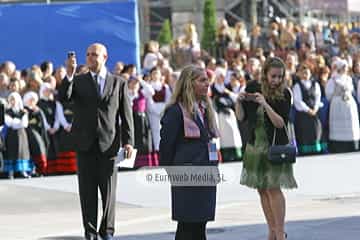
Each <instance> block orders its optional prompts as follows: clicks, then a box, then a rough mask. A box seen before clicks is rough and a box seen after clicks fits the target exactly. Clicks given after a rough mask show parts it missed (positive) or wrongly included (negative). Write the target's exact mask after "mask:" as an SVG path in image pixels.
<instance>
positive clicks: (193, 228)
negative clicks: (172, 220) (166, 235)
mask: <svg viewBox="0 0 360 240" xmlns="http://www.w3.org/2000/svg"><path fill="white" fill-rule="evenodd" d="M175 240H206V222H178V225H177V229H176V234H175Z"/></svg>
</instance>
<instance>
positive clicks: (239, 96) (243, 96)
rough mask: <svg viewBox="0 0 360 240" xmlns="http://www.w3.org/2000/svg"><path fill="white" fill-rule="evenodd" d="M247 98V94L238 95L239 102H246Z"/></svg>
mask: <svg viewBox="0 0 360 240" xmlns="http://www.w3.org/2000/svg"><path fill="white" fill-rule="evenodd" d="M245 96H246V92H241V93H239V94H238V97H237V99H238V100H239V101H244V100H245Z"/></svg>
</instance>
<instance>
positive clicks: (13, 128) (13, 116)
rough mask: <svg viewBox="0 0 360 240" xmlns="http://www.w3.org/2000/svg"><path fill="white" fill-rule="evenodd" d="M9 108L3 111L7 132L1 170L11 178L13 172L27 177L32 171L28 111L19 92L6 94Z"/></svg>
mask: <svg viewBox="0 0 360 240" xmlns="http://www.w3.org/2000/svg"><path fill="white" fill-rule="evenodd" d="M8 104H9V109H7V110H6V111H5V124H6V126H7V132H6V137H5V146H6V150H5V156H4V168H3V171H4V172H6V173H7V174H8V178H10V179H13V178H14V174H15V173H19V176H20V177H24V178H28V177H30V173H31V172H32V171H33V168H34V166H33V162H32V161H31V160H30V150H29V142H28V137H27V134H26V128H27V127H28V125H29V118H28V113H27V112H26V111H25V110H24V108H23V103H22V99H21V96H20V94H18V93H17V92H12V93H10V95H9V96H8Z"/></svg>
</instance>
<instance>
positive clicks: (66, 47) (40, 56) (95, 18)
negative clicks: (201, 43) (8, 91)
mask: <svg viewBox="0 0 360 240" xmlns="http://www.w3.org/2000/svg"><path fill="white" fill-rule="evenodd" d="M0 29H1V33H0V62H3V61H5V60H11V61H14V62H15V64H16V65H17V68H18V69H22V68H26V67H30V66H31V65H33V64H40V63H41V62H42V61H44V60H50V61H53V62H54V64H55V66H59V65H61V64H63V63H64V61H65V59H66V54H67V52H68V51H70V50H74V51H76V54H77V58H78V63H79V64H81V63H85V53H86V48H87V46H88V45H89V44H91V43H93V42H101V43H104V44H105V45H106V46H107V48H108V54H109V59H108V63H107V66H108V67H109V68H110V69H112V67H113V65H114V63H115V62H116V61H123V62H125V63H133V64H136V65H137V66H138V67H139V66H140V60H139V34H138V15H137V4H136V0H125V1H121V2H102V3H64V4H49V5H46V4H16V5H0Z"/></svg>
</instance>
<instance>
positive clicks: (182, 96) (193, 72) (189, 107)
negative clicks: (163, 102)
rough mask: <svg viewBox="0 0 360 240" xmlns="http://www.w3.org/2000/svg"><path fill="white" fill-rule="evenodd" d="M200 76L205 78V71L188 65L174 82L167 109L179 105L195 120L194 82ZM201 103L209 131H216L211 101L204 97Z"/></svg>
mask: <svg viewBox="0 0 360 240" xmlns="http://www.w3.org/2000/svg"><path fill="white" fill-rule="evenodd" d="M201 74H205V76H207V75H206V72H205V70H204V69H203V68H200V67H198V66H195V65H188V66H186V67H184V68H183V70H182V71H181V74H180V77H179V79H178V80H177V82H176V85H175V89H174V92H173V94H172V96H171V99H170V102H169V104H168V105H167V107H169V106H171V105H173V104H176V103H180V104H181V105H182V106H183V107H184V108H185V110H186V111H187V112H188V113H189V114H190V116H191V117H192V118H193V119H195V105H196V104H197V103H196V99H195V92H194V81H195V80H196V79H197V78H199V77H200V76H201ZM203 102H204V103H205V104H206V109H207V111H206V117H207V119H208V124H209V127H210V129H216V124H215V116H214V109H213V106H212V104H211V100H210V98H209V97H208V96H206V97H205V98H204V99H203ZM167 107H166V108H167Z"/></svg>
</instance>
